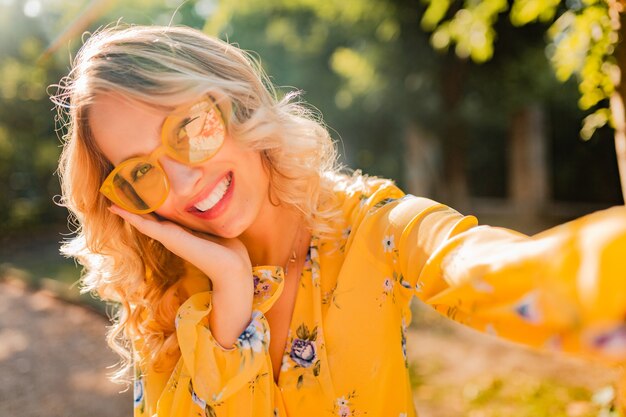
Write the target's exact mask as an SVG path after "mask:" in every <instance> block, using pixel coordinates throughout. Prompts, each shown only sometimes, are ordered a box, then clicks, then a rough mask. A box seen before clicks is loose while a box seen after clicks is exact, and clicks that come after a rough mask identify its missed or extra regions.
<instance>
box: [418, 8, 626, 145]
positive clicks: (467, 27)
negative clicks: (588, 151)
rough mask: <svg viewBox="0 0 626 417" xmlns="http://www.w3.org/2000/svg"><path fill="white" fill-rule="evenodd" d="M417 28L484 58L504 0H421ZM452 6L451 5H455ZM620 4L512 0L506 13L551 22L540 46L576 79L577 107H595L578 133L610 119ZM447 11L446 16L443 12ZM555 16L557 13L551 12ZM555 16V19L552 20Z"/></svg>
mask: <svg viewBox="0 0 626 417" xmlns="http://www.w3.org/2000/svg"><path fill="white" fill-rule="evenodd" d="M426 2H427V3H428V9H427V11H426V13H425V14H424V16H423V18H422V27H423V28H424V29H426V30H433V34H432V37H431V42H432V44H433V46H434V47H435V48H438V49H445V48H448V47H449V46H450V45H451V44H456V48H455V49H456V53H457V54H458V55H459V56H461V57H470V58H471V59H473V60H474V61H476V62H484V61H486V60H488V59H490V58H491V57H492V55H493V44H494V40H495V37H496V33H495V30H494V23H495V22H496V20H497V19H498V17H499V15H500V14H501V13H503V12H505V11H507V10H509V2H507V1H506V0H465V2H464V4H463V5H462V7H459V4H458V3H459V2H456V1H451V0H426ZM455 9H456V10H455ZM618 9H619V10H621V6H620V5H619V4H618V3H616V2H614V1H612V0H568V1H561V0H514V1H513V2H512V6H511V7H510V13H509V18H510V20H511V23H512V24H513V25H516V26H523V25H526V24H529V23H532V22H536V21H541V22H544V23H547V22H552V25H551V26H550V28H549V29H548V31H547V33H548V35H549V44H548V47H547V49H546V51H547V54H548V55H549V57H550V61H551V62H552V65H553V67H554V69H555V72H556V75H557V78H558V79H559V80H561V81H565V80H567V79H569V78H570V77H571V76H572V75H575V76H576V77H577V78H578V86H579V91H580V94H581V96H580V99H579V101H578V104H579V106H580V108H581V109H583V110H587V109H590V108H592V107H594V106H596V105H599V108H598V109H597V110H596V111H595V112H594V113H592V114H591V115H589V116H587V117H586V118H585V121H584V124H583V128H582V130H581V136H582V137H583V138H584V139H589V138H591V136H592V134H593V133H594V131H595V130H596V129H597V128H599V127H601V126H603V125H604V124H606V123H607V122H609V121H611V112H610V110H609V109H608V108H607V106H608V99H609V98H610V97H611V95H612V94H613V92H614V91H615V88H616V86H617V85H618V84H619V82H620V69H619V67H618V65H617V63H616V60H615V57H614V55H613V54H614V52H615V47H616V44H617V42H618V40H619V35H618V31H619V29H620V24H619V17H618V16H616V13H618V12H619V10H618ZM448 15H451V17H449V18H448V19H446V17H447V16H448ZM557 16H558V17H557ZM555 17H557V18H556V20H554V19H555Z"/></svg>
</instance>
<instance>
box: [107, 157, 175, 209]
mask: <svg viewBox="0 0 626 417" xmlns="http://www.w3.org/2000/svg"><path fill="white" fill-rule="evenodd" d="M113 189H114V190H115V195H116V196H117V198H118V199H119V200H120V203H121V204H122V206H125V208H127V209H129V210H131V211H144V210H153V209H155V208H157V207H158V206H159V205H160V204H161V203H163V201H164V200H165V198H166V197H167V180H166V177H165V174H164V172H163V170H162V169H161V168H160V167H159V166H158V165H154V164H153V163H152V162H149V161H147V160H146V161H143V160H137V159H134V160H129V161H127V162H125V163H123V164H122V165H121V166H120V167H119V170H118V171H117V173H116V174H115V176H114V177H113Z"/></svg>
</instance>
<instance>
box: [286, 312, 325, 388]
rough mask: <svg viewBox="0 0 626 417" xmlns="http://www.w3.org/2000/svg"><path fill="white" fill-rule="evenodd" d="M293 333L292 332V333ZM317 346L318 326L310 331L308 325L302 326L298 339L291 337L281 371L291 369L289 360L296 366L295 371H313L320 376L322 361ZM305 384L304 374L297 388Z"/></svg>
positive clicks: (299, 327) (297, 331)
mask: <svg viewBox="0 0 626 417" xmlns="http://www.w3.org/2000/svg"><path fill="white" fill-rule="evenodd" d="M290 333H291V332H290ZM317 354H318V346H317V326H315V327H313V329H312V330H309V328H308V326H307V325H306V324H301V325H300V326H298V329H297V330H296V337H290V341H289V351H288V352H286V353H285V355H284V356H283V364H282V367H281V369H285V370H286V369H289V367H290V365H289V364H286V363H285V361H286V360H287V358H288V359H290V360H291V362H292V363H293V364H294V365H293V368H294V370H295V369H303V370H304V369H306V370H308V369H312V372H313V375H314V376H319V374H320V367H321V361H320V359H319V358H318V355H317ZM303 382H304V373H301V374H300V375H299V376H298V382H297V384H296V386H297V388H300V387H301V386H302V383H303Z"/></svg>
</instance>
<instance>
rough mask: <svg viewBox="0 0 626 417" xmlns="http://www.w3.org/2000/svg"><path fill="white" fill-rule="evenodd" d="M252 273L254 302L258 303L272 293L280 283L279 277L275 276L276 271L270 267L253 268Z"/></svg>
mask: <svg viewBox="0 0 626 417" xmlns="http://www.w3.org/2000/svg"><path fill="white" fill-rule="evenodd" d="M272 272H274V273H272ZM253 274H254V275H253V284H254V304H255V305H259V304H261V303H262V302H263V301H265V300H267V299H269V298H270V297H271V296H272V294H274V292H275V289H276V288H277V287H278V285H279V283H280V279H277V278H276V277H275V276H276V275H278V274H277V271H272V270H270V269H258V270H255V271H254V273H253Z"/></svg>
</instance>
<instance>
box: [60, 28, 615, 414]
mask: <svg viewBox="0 0 626 417" xmlns="http://www.w3.org/2000/svg"><path fill="white" fill-rule="evenodd" d="M54 100H55V102H56V103H57V104H58V106H59V109H60V110H61V112H62V114H64V115H67V118H66V119H65V120H67V125H68V128H69V130H68V134H67V136H66V142H65V146H64V150H63V154H62V157H61V161H60V169H59V172H60V174H61V178H62V185H63V193H64V199H65V200H64V201H65V204H66V205H67V207H68V208H69V210H70V211H71V213H72V214H73V215H74V216H75V218H76V220H77V223H78V233H77V237H76V238H74V239H73V240H72V241H70V242H68V243H67V244H66V245H65V246H64V248H63V250H64V252H65V253H66V254H68V255H71V256H74V257H76V258H78V259H79V260H80V262H81V263H82V264H83V265H85V266H86V268H87V272H86V274H85V276H84V277H83V281H84V285H85V288H86V289H87V290H95V291H97V292H98V293H99V295H100V296H101V297H102V298H104V299H105V300H112V301H116V302H119V303H120V308H119V311H118V316H117V320H116V321H115V323H114V325H113V326H112V329H111V331H110V334H109V337H108V340H109V343H110V344H111V346H112V347H114V349H116V350H117V352H119V353H120V355H122V356H123V357H124V358H125V359H126V361H125V366H123V367H122V369H120V372H119V373H118V375H117V378H118V379H121V378H122V377H123V375H124V373H125V372H126V371H127V370H128V369H129V368H131V367H132V368H133V369H134V387H135V415H136V416H144V415H145V416H153V415H159V416H191V415H193V416H196V415H201V416H202V415H206V416H242V415H250V416H272V415H274V416H276V415H279V416H309V415H310V416H320V415H339V416H359V415H366V414H367V415H369V416H414V415H416V414H415V411H414V409H413V400H412V393H411V387H410V384H409V378H408V365H407V359H406V337H405V331H406V327H407V326H408V324H409V323H410V321H411V312H410V309H409V303H410V301H411V298H412V297H413V295H417V297H418V298H420V299H421V300H423V301H425V302H427V303H428V304H430V305H432V306H433V307H434V308H435V309H436V310H438V311H440V312H441V313H443V314H445V315H447V316H448V317H450V318H452V319H454V320H457V321H459V322H461V323H465V324H467V325H470V326H472V327H474V328H476V329H479V330H482V331H487V332H490V333H495V334H498V335H501V336H503V337H507V338H509V339H512V340H518V341H521V342H524V343H526V344H529V345H533V346H540V347H550V348H553V349H558V350H567V351H572V352H577V353H579V354H591V355H594V356H596V357H598V356H600V357H605V358H608V359H611V360H617V361H620V360H622V359H623V358H624V357H625V356H626V346H625V345H626V344H625V342H624V341H625V339H626V337H624V334H625V333H626V327H624V324H623V317H624V315H625V313H626V291H623V290H622V289H623V287H624V283H623V282H622V281H624V279H623V277H624V272H625V268H624V266H622V265H621V264H620V262H619V261H620V259H621V258H620V256H622V254H623V252H624V248H625V247H626V210H625V209H624V208H623V207H618V208H614V209H611V210H607V211H604V212H600V213H596V214H593V215H591V216H588V217H585V218H582V219H579V220H577V221H576V222H573V223H571V224H569V225H564V226H561V227H558V228H555V229H553V230H550V231H547V232H545V233H543V234H540V235H538V236H535V237H533V238H528V237H526V236H524V235H522V234H519V233H516V232H513V231H510V230H506V229H501V228H490V227H485V226H481V227H478V226H477V222H476V219H475V218H474V217H472V216H467V217H465V216H462V215H460V214H459V213H457V212H456V211H454V210H452V209H450V208H448V207H446V206H444V205H442V204H438V203H436V202H433V201H431V200H428V199H424V198H418V197H414V196H405V195H404V194H403V193H402V192H401V191H400V190H399V189H398V188H396V187H395V186H394V185H393V183H392V182H390V181H386V180H379V179H375V178H367V177H365V176H363V175H361V174H359V173H355V174H353V175H351V176H347V175H345V174H341V173H340V167H339V166H338V164H337V162H336V151H335V148H334V144H333V142H332V140H331V139H330V137H329V135H328V133H327V131H326V129H325V128H324V127H323V126H322V125H321V124H320V122H318V121H317V120H315V118H314V117H313V116H312V115H311V114H310V113H309V112H308V111H307V110H306V109H305V108H304V107H303V106H302V105H301V104H299V103H297V102H294V96H292V95H288V96H287V97H285V98H284V99H282V100H277V99H276V95H275V93H274V91H273V90H272V87H271V84H270V83H269V81H268V80H267V78H266V76H265V75H264V74H263V73H262V71H261V70H260V68H259V67H258V66H257V65H256V64H255V63H254V61H253V60H251V59H250V58H249V57H248V56H247V55H246V54H245V53H243V52H242V51H241V50H239V49H238V48H236V47H234V46H232V45H229V44H226V43H224V42H222V41H219V40H217V39H213V38H209V37H207V36H205V35H204V34H202V33H200V32H198V31H195V30H192V29H189V28H178V27H130V28H125V29H106V30H102V31H100V32H98V33H96V34H95V35H93V36H91V37H90V38H89V40H88V41H87V42H86V44H85V45H84V46H83V48H82V49H81V51H80V52H79V54H78V56H77V57H76V60H75V62H74V66H73V69H72V71H71V73H70V75H69V76H68V77H67V78H66V79H65V80H64V81H63V82H62V83H61V85H60V86H59V91H58V94H57V95H56V96H55V97H54ZM209 277H210V278H209ZM600 278H601V280H600Z"/></svg>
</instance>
